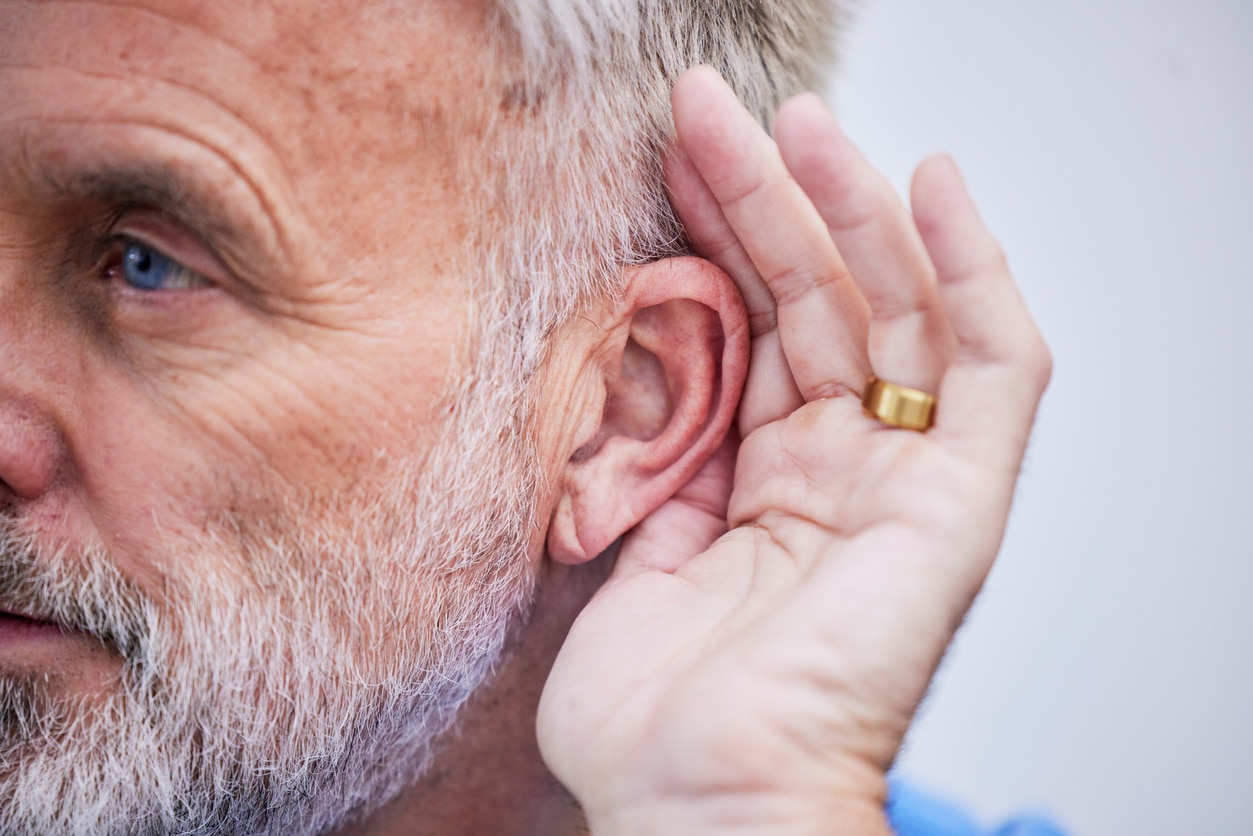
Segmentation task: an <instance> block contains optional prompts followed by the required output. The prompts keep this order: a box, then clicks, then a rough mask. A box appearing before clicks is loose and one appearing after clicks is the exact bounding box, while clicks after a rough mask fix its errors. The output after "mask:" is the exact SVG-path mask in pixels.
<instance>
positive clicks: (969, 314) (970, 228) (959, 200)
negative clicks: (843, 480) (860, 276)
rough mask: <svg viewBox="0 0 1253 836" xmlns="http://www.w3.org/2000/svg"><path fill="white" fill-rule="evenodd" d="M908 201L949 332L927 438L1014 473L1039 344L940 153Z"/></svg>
mask: <svg viewBox="0 0 1253 836" xmlns="http://www.w3.org/2000/svg"><path fill="white" fill-rule="evenodd" d="M912 201H913V205H914V218H915V219H916V222H917V224H918V230H919V232H920V233H921V234H922V238H923V241H924V242H925V243H926V246H927V251H928V252H929V253H930V256H931V260H932V262H933V263H934V264H935V269H936V275H937V277H938V279H939V288H940V296H941V298H942V300H943V302H944V307H945V310H946V311H947V312H948V317H949V320H950V322H952V325H953V330H954V332H955V333H956V335H957V351H956V354H955V356H954V358H953V363H952V365H951V366H950V368H949V370H948V373H947V374H946V375H945V377H944V382H943V385H942V387H941V392H940V400H939V404H938V408H937V415H936V426H935V428H934V429H933V430H932V434H933V436H934V437H936V438H937V440H941V441H943V442H944V443H947V444H949V445H950V446H953V447H955V448H958V449H959V450H961V451H963V452H965V453H967V454H970V455H972V456H974V457H977V458H979V459H982V460H984V461H987V462H990V463H994V464H999V465H1004V466H1006V467H1009V468H1011V469H1013V470H1016V469H1017V467H1018V463H1019V462H1020V460H1021V458H1022V454H1023V451H1024V450H1025V448H1026V445H1027V438H1028V435H1029V433H1030V429H1031V424H1032V421H1033V418H1034V415H1035V411H1036V407H1037V405H1038V404H1039V401H1040V397H1041V396H1042V395H1043V393H1044V388H1045V386H1047V385H1048V380H1049V376H1050V374H1051V372H1052V359H1051V357H1050V356H1049V351H1048V348H1047V346H1045V344H1044V339H1043V337H1041V335H1040V332H1039V330H1037V329H1036V326H1035V323H1034V322H1032V320H1031V316H1030V314H1029V313H1028V312H1027V307H1026V305H1025V304H1024V302H1023V300H1022V296H1021V295H1019V293H1018V289H1017V288H1016V287H1015V286H1014V281H1013V278H1012V277H1011V276H1010V273H1009V267H1008V265H1007V264H1006V262H1005V255H1004V253H1003V252H1002V250H1001V248H1000V245H999V244H998V243H997V242H996V239H995V238H993V237H992V234H991V233H990V232H989V231H988V230H987V228H986V227H985V226H984V225H983V221H982V220H980V218H979V215H978V212H977V211H976V209H975V206H974V203H973V202H972V201H971V199H970V196H969V194H968V193H967V191H966V187H965V184H964V183H963V182H962V179H961V175H960V173H958V171H957V166H956V165H954V163H953V161H952V160H951V159H950V158H949V157H947V156H938V157H932V158H931V159H929V160H926V161H925V162H924V163H923V164H922V165H921V166H919V168H918V171H917V173H916V174H915V175H914V183H913V189H912Z"/></svg>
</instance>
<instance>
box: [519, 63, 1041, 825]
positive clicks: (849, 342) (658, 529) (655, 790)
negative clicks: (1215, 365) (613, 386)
mask: <svg viewBox="0 0 1253 836" xmlns="http://www.w3.org/2000/svg"><path fill="white" fill-rule="evenodd" d="M673 106H674V113H675V122H676V126H677V130H678V151H677V152H676V154H675V156H674V158H673V159H672V160H671V161H670V165H669V184H670V187H671V190H672V200H673V203H674V206H675V208H676V210H677V211H678V212H679V214H680V217H681V218H682V220H683V221H684V224H685V225H686V227H687V229H688V231H689V235H690V237H691V239H692V243H693V245H694V246H695V248H696V249H697V251H698V252H699V253H700V254H701V255H703V256H705V257H706V258H708V259H710V260H712V261H713V262H715V263H716V264H717V265H718V266H720V267H721V268H722V269H723V270H724V271H726V272H727V273H728V274H729V275H730V276H731V277H732V278H733V279H734V280H735V281H736V283H737V284H738V285H739V287H740V289H741V291H742V292H743V295H744V298H745V301H746V303H747V306H748V310H749V316H750V321H751V325H752V331H753V347H752V363H751V366H750V374H749V379H748V383H747V386H746V390H745V394H744V398H743V401H742V405H741V408H740V413H739V416H738V437H739V438H742V439H743V442H742V444H739V445H738V450H737V449H736V448H737V444H736V441H735V439H734V438H732V439H729V440H728V442H727V443H726V444H725V445H724V446H723V448H722V450H721V451H720V452H719V454H718V455H717V456H715V457H714V459H713V460H712V461H710V462H709V463H708V464H707V465H706V466H705V468H704V469H703V470H702V471H701V473H700V475H699V476H698V477H697V478H696V479H694V480H693V481H692V482H691V483H690V484H689V485H687V486H686V487H685V488H684V489H683V490H682V491H681V492H680V493H679V494H678V495H677V496H675V497H674V499H673V500H671V501H670V502H669V503H667V504H666V505H665V506H663V507H662V508H661V509H659V510H658V511H657V512H655V513H654V514H653V515H652V516H651V517H649V518H648V519H647V520H645V521H644V522H643V523H642V524H641V525H639V526H638V527H637V528H636V529H635V530H634V531H633V532H632V533H631V535H630V536H629V537H628V538H627V539H626V540H625V541H624V543H623V545H622V549H621V553H620V555H619V558H618V563H617V566H616V569H615V570H614V573H613V576H612V578H611V579H610V581H609V582H608V583H607V584H606V585H605V586H604V588H603V589H601V590H600V592H599V593H598V594H597V595H596V597H595V598H594V599H593V600H592V601H591V602H590V603H589V605H588V606H587V608H586V609H585V611H584V612H583V613H582V615H581V616H580V617H579V619H578V621H577V622H576V624H575V626H574V628H573V630H572V632H571V634H570V636H569V638H568V640H567V642H566V644H565V645H564V646H563V648H562V651H561V654H560V656H559V657H558V660H557V664H556V666H555V667H554V669H553V672H552V674H551V676H550V678H549V681H548V684H547V686H546V689H545V692H544V698H543V701H542V703H541V706H540V717H539V730H540V745H541V749H542V751H543V753H544V757H545V759H546V761H547V762H548V764H549V766H550V767H551V768H552V769H553V771H554V773H555V774H556V775H557V777H558V778H559V779H561V780H562V781H563V782H564V783H565V784H566V785H567V787H569V788H570V790H571V791H572V792H573V793H574V794H575V796H576V797H577V798H578V799H579V801H580V803H581V804H583V806H584V809H585V810H586V812H587V814H588V817H589V821H590V823H591V825H592V828H593V830H594V832H597V833H602V832H604V833H611V832H632V833H635V832H638V833H699V832H719V833H723V832H740V831H752V832H768V833H772V834H779V833H789V832H792V831H796V832H805V833H811V832H824V833H825V832H833V831H835V830H836V829H837V828H838V829H839V832H848V833H861V832H865V833H877V832H884V833H886V832H887V824H886V821H885V819H884V814H883V802H884V798H885V793H886V780H885V775H886V772H887V769H888V767H889V766H890V764H891V762H892V759H893V758H894V757H895V755H896V752H897V750H898V748H899V746H900V744H901V740H902V738H903V736H904V734H905V732H906V730H907V728H908V726H909V723H910V720H911V718H912V716H913V713H914V710H915V709H916V707H917V705H918V703H919V701H920V700H921V699H922V697H923V694H924V693H925V691H926V688H927V685H928V683H929V681H930V679H931V676H932V674H933V672H934V670H935V667H936V665H937V664H938V662H939V660H940V658H941V656H942V655H943V653H944V651H945V648H946V647H947V646H948V644H949V642H950V640H951V639H952V636H953V633H954V631H955V630H956V628H957V626H958V625H959V624H960V622H961V620H962V618H963V617H964V615H965V613H966V611H967V610H968V608H969V606H970V604H971V602H972V600H973V598H974V596H975V595H976V593H977V592H978V590H979V588H980V586H981V584H982V583H983V580H984V578H985V577H986V575H987V573H988V570H989V569H990V568H991V565H992V562H993V560H994V558H995V556H996V553H997V550H998V549H999V547H1000V541H1001V537H1002V534H1003V531H1004V526H1005V520H1006V517H1007V515H1008V512H1009V507H1010V501H1011V498H1012V494H1013V489H1014V483H1015V481H1016V477H1017V473H1018V468H1019V465H1020V463H1021V460H1022V456H1023V453H1024V449H1025V447H1026V444H1027V439H1028V435H1029V431H1030V427H1031V423H1032V420H1033V417H1034V413H1035V409H1036V405H1037V403H1038V401H1039V398H1040V396H1041V394H1042V392H1043V390H1044V387H1045V385H1046V383H1047V380H1048V376H1049V369H1050V360H1049V356H1048V351H1047V349H1046V348H1045V346H1044V343H1043V341H1042V340H1041V338H1040V336H1039V334H1038V332H1037V331H1036V329H1035V327H1034V326H1033V324H1032V322H1031V320H1030V318H1029V316H1028V314H1027V311H1026V309H1025V307H1024V306H1023V303H1022V301H1021V299H1020V297H1019V296H1018V293H1017V291H1016V290H1015V288H1014V285H1013V282H1012V280H1011V278H1010V276H1009V273H1008V270H1007V268H1006V265H1005V262H1004V259H1003V256H1002V254H1001V252H1000V250H999V248H998V246H997V244H996V242H995V241H994V240H993V239H992V237H991V236H990V235H989V233H988V232H987V231H986V229H985V228H984V227H983V225H982V223H981V222H980V220H979V218H978V216H977V215H976V213H975V210H974V207H973V205H972V204H971V202H970V200H969V198H968V197H967V195H966V192H965V189H964V187H963V185H962V183H961V180H960V177H959V175H958V173H957V170H956V168H955V167H954V166H953V164H952V162H951V161H949V160H948V159H947V158H944V157H938V158H933V159H930V160H928V161H926V162H925V163H923V165H922V166H921V167H920V168H919V169H918V172H917V174H916V175H915V178H914V184H913V194H912V204H913V213H912V215H911V213H910V212H909V211H908V210H907V209H906V208H905V207H904V206H903V205H902V204H901V203H900V201H899V200H898V199H897V197H896V195H895V194H894V192H893V190H892V189H891V187H890V186H889V185H888V184H887V182H886V181H885V180H884V179H883V178H882V177H881V176H880V175H878V174H877V173H876V172H874V171H873V170H872V169H871V168H870V167H869V166H868V165H867V163H866V162H865V161H864V160H863V159H862V157H861V156H860V155H859V153H858V152H857V151H856V149H855V148H854V147H853V146H852V145H851V144H850V143H849V141H848V140H847V139H846V138H845V137H844V136H843V134H842V133H841V132H840V130H839V128H838V127H837V126H836V124H835V122H834V120H833V119H832V118H831V117H830V116H829V115H828V113H827V112H826V110H825V109H824V108H823V106H822V105H821V103H820V102H819V101H818V100H817V99H816V98H815V97H812V96H802V97H799V98H797V99H793V100H792V101H790V102H788V103H787V104H785V105H784V107H783V108H782V109H781V110H780V113H779V116H778V120H777V124H776V136H777V138H778V144H777V145H776V144H775V143H774V142H772V141H771V140H770V139H769V138H768V137H767V136H766V135H765V134H764V133H763V132H762V131H761V130H760V128H758V127H757V126H756V124H755V123H754V122H753V120H752V118H751V117H750V116H749V114H748V113H747V112H745V111H744V110H743V108H741V107H740V105H739V103H738V102H737V101H736V100H735V97H734V95H733V94H732V93H731V91H730V89H729V88H727V87H726V85H725V84H723V82H722V81H721V79H720V78H718V77H717V75H716V73H714V72H713V71H712V70H709V69H707V68H700V69H697V70H693V71H691V72H689V73H688V74H687V75H685V76H684V77H683V78H682V79H681V80H680V82H679V83H678V85H677V86H676V88H675V91H674V96H673ZM872 370H873V373H875V374H877V375H879V376H881V377H882V378H884V379H886V380H890V381H893V382H896V383H900V384H904V385H907V386H911V387H914V388H919V389H924V390H927V391H931V392H938V393H939V404H938V412H937V418H936V423H935V426H934V428H932V429H931V430H930V431H929V432H927V433H925V434H921V433H916V432H911V431H908V430H902V429H894V428H890V427H887V426H885V425H884V424H882V423H880V422H878V421H877V420H875V419H874V418H871V417H869V416H867V415H866V414H864V413H863V411H862V408H861V403H860V394H861V392H862V391H863V389H864V387H865V385H866V382H867V378H868V377H869V375H870V374H871V373H872Z"/></svg>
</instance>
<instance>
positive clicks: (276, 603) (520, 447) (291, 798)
mask: <svg viewBox="0 0 1253 836" xmlns="http://www.w3.org/2000/svg"><path fill="white" fill-rule="evenodd" d="M500 423H508V422H507V421H501V422H498V424H500ZM479 426H480V427H483V429H479V430H467V431H463V432H460V433H457V434H455V437H453V438H449V439H448V440H447V441H446V442H445V443H444V444H442V445H440V446H439V448H438V449H436V450H435V451H434V453H433V454H432V455H431V456H430V457H428V458H427V460H426V462H425V466H424V467H423V469H422V475H421V476H420V477H418V478H417V479H415V480H410V481H408V482H405V481H404V480H402V484H399V485H396V486H395V490H394V491H392V495H390V496H388V497H386V498H384V499H382V500H379V501H374V502H369V503H366V504H362V503H360V502H351V503H346V504H343V505H341V506H340V507H339V508H338V509H337V510H336V511H335V512H334V513H333V514H329V515H324V516H330V517H333V518H329V519H321V520H306V521H303V522H300V521H297V520H267V521H262V525H263V526H264V528H265V530H264V532H261V531H259V530H254V529H253V527H252V523H253V522H254V521H235V523H236V526H237V530H236V531H234V532H232V533H231V535H230V536H229V538H228V536H227V535H225V534H223V533H221V532H219V533H218V534H217V535H215V536H214V537H213V538H212V540H213V541H214V542H212V543H211V544H210V545H207V546H206V545H204V544H197V545H196V547H195V548H194V549H192V550H190V551H189V554H188V555H186V556H180V559H179V560H178V561H177V564H178V565H179V566H196V565H199V566H201V567H202V568H201V571H200V575H199V577H195V576H192V575H191V573H188V574H187V575H180V576H178V577H175V578H172V582H171V583H170V585H169V586H170V588H169V589H168V591H167V592H166V595H167V597H166V598H164V599H162V600H160V601H156V600H153V599H152V598H150V597H148V596H146V595H144V594H142V593H141V592H140V591H139V590H138V589H137V587H136V586H135V585H134V584H133V583H131V582H130V581H129V580H128V579H126V578H124V577H123V576H122V575H121V574H119V572H118V570H117V569H116V568H115V566H114V563H113V561H111V560H110V559H109V558H108V556H107V555H106V554H104V553H103V552H102V551H100V550H98V549H97V550H90V549H89V550H86V551H76V552H73V553H70V552H61V553H57V554H47V553H41V552H40V551H39V550H38V549H37V548H35V546H34V545H33V544H31V543H29V542H26V541H24V540H23V539H22V538H21V537H20V536H19V534H18V532H17V524H16V521H7V522H6V521H4V520H0V602H2V603H3V604H5V605H8V606H12V607H14V608H17V609H21V610H23V611H26V612H28V613H30V614H32V615H35V616H37V617H41V618H47V619H51V620H56V621H58V622H60V623H62V624H64V625H66V626H69V627H73V628H76V629H79V630H82V631H84V632H87V633H89V634H91V635H94V636H97V637H99V638H101V639H102V641H104V642H105V644H106V645H108V646H110V647H112V648H113V649H115V650H117V651H118V652H120V653H121V655H122V656H123V658H124V659H125V663H124V665H123V669H122V675H121V677H120V679H119V681H118V683H117V685H116V687H115V688H114V689H113V690H112V691H111V692H110V694H109V695H108V696H107V697H105V698H104V699H103V700H101V698H99V697H92V698H91V699H90V700H87V699H82V700H74V699H66V698H65V697H63V696H61V695H50V694H49V693H47V692H46V690H44V688H43V687H42V685H41V682H40V681H35V680H34V679H33V678H31V677H27V678H19V677H16V676H13V675H11V674H0V709H2V710H3V716H2V717H0V832H3V833H5V834H39V836H53V835H54V834H73V836H88V834H113V833H144V834H158V833H178V834H202V833H203V834H207V833H215V834H228V833H229V834H233V833H238V834H261V833H273V834H284V836H286V835H287V834H313V833H321V832H325V831H326V830H328V829H331V828H333V827H336V826H339V825H342V824H343V823H345V822H346V821H349V820H351V819H352V818H353V817H356V816H360V815H362V814H363V813H365V812H368V811H369V810H371V809H373V808H375V807H377V806H379V805H380V804H382V803H383V802H385V801H387V800H389V799H390V798H392V797H393V796H394V795H395V794H396V793H398V792H399V791H400V790H402V789H403V788H405V787H406V786H408V785H410V784H412V783H413V782H414V781H415V780H417V778H418V777H419V776H420V775H421V773H422V772H423V770H424V769H425V768H426V766H427V765H428V763H429V761H430V759H431V757H432V754H433V743H434V742H435V740H436V739H437V738H438V737H439V736H440V735H441V734H442V733H443V732H445V731H446V730H447V729H448V728H449V727H450V725H451V724H452V723H453V721H454V719H455V717H456V714H457V711H458V709H459V707H460V706H461V705H462V704H463V703H464V702H465V700H466V699H467V697H468V696H469V695H470V693H471V692H472V691H473V690H474V689H475V687H477V686H478V685H479V684H480V683H481V682H482V681H483V680H484V679H485V678H486V677H487V676H488V675H489V674H490V673H491V671H492V668H493V665H494V664H495V662H496V661H497V659H498V657H499V655H500V652H501V648H502V646H503V644H504V642H505V639H506V636H507V633H508V632H509V628H510V625H511V622H512V621H514V620H515V619H516V618H517V617H518V616H519V614H520V613H521V612H522V611H523V610H524V609H525V608H526V605H527V602H528V601H529V600H530V593H531V588H532V573H531V570H530V567H529V561H528V558H527V547H528V537H529V535H530V534H531V533H532V530H533V520H532V510H533V508H532V506H533V502H534V499H533V497H534V494H535V485H536V483H535V478H536V473H537V469H536V467H535V464H534V461H533V456H532V454H531V452H530V449H529V446H528V445H527V443H526V442H524V441H522V440H521V439H518V438H517V437H516V436H515V435H514V434H511V433H509V432H508V431H507V430H496V431H489V430H488V429H486V428H485V426H484V424H483V423H479ZM467 450H472V451H474V452H475V453H476V454H478V455H477V456H476V457H475V458H474V459H473V460H471V459H470V458H469V457H468V456H467V455H465V453H464V452H463V451H467ZM295 525H299V526H300V529H299V530H293V529H294V526H295ZM280 527H281V529H282V533H281V534H280V533H276V532H275V531H274V529H278V528H280ZM223 549H233V551H234V553H236V554H238V555H239V559H238V561H232V562H231V563H230V564H229V565H231V566H232V567H234V566H242V567H245V570H244V571H242V572H237V573H235V574H230V573H227V572H222V573H213V572H212V571H211V570H206V569H205V568H204V567H211V566H220V565H222V563H221V560H220V558H219V559H215V558H214V557H213V555H214V554H215V552H216V553H217V554H219V555H220V554H222V553H223V552H222V551H220V550H223ZM228 553H229V552H228ZM197 554H199V555H200V556H201V558H200V561H199V563H197V561H196V555H197Z"/></svg>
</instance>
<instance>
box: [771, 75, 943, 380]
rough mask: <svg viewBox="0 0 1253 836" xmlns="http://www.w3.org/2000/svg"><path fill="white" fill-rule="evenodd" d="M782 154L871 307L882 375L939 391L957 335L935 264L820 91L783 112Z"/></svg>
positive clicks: (875, 361)
mask: <svg viewBox="0 0 1253 836" xmlns="http://www.w3.org/2000/svg"><path fill="white" fill-rule="evenodd" d="M775 135H776V137H777V139H778V143H779V151H780V153H781V155H782V157H783V160H784V162H785V163H786V164H787V167H788V169H789V170H790V171H791V172H792V176H793V177H795V178H796V181H797V183H798V184H800V186H801V188H802V189H804V190H805V194H806V195H808V196H809V199H810V200H811V201H812V202H813V204H814V207H815V208H816V209H817V210H818V213H819V214H820V215H821V216H822V219H823V220H824V221H825V222H826V225H827V229H828V232H829V234H830V236H831V239H832V240H833V241H834V242H835V245H836V247H837V248H838V250H839V252H840V255H841V256H843V258H844V263H845V264H847V265H848V269H849V270H850V271H851V272H852V274H853V276H854V278H855V279H856V280H857V285H858V287H860V288H861V292H862V294H863V295H864V296H865V297H866V301H867V302H869V303H870V309H871V316H872V320H871V325H870V360H871V365H872V366H873V368H874V369H875V373H876V374H878V375H879V376H880V377H883V378H885V379H887V380H891V381H893V382H894V383H900V384H903V385H905V386H911V387H913V388H915V389H922V390H924V391H927V392H935V391H937V390H938V389H939V385H940V380H941V378H942V377H943V375H944V370H945V369H946V368H947V366H948V363H949V360H950V359H951V358H952V354H953V344H954V338H953V334H952V329H951V328H950V326H949V323H948V318H947V317H946V316H945V313H944V309H943V307H942V306H941V305H940V297H939V291H938V288H937V287H936V279H935V270H934V268H933V267H932V265H931V259H930V258H929V257H928V255H927V250H926V247H925V246H924V245H923V242H922V238H921V237H920V236H919V234H918V230H917V227H916V226H915V225H914V220H913V218H912V217H911V216H910V213H909V210H908V209H906V208H905V205H904V203H902V201H901V199H900V198H899V197H898V196H897V194H896V190H895V189H894V188H893V187H892V184H891V183H889V182H888V181H887V179H886V178H885V177H883V176H882V175H881V174H879V173H878V171H876V170H875V169H874V168H873V167H872V166H871V165H870V164H869V162H867V160H866V159H865V157H863V156H862V154H861V152H860V151H858V150H857V148H856V146H854V145H853V143H852V142H851V141H849V139H848V137H847V136H845V134H844V132H843V131H842V130H841V129H840V127H839V125H838V124H837V123H836V121H835V119H834V118H833V117H832V116H831V114H830V112H829V111H828V110H827V108H826V105H824V104H823V103H822V100H821V99H820V98H818V97H817V96H816V95H813V94H812V93H810V94H805V95H803V96H797V97H795V98H793V99H791V100H789V101H788V102H786V103H785V104H784V105H783V107H782V108H781V109H780V110H779V117H778V121H777V122H776V124H775Z"/></svg>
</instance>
